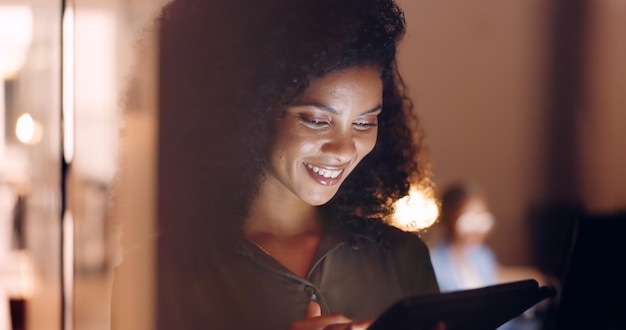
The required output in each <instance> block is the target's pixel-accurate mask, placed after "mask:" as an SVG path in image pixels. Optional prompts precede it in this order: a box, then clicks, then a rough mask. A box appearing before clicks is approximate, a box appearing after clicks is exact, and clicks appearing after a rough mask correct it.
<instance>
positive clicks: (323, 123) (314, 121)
mask: <svg viewBox="0 0 626 330" xmlns="http://www.w3.org/2000/svg"><path fill="white" fill-rule="evenodd" d="M300 122H301V123H302V124H304V126H306V127H309V128H312V129H322V128H326V127H329V126H330V121H328V120H324V119H319V118H313V117H309V116H300Z"/></svg>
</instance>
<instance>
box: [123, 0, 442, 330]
mask: <svg viewBox="0 0 626 330" xmlns="http://www.w3.org/2000/svg"><path fill="white" fill-rule="evenodd" d="M404 31H405V26H404V17H403V14H402V12H401V10H400V9H399V8H398V7H397V6H396V4H394V2H393V1H392V0H341V1H337V0H299V1H294V0H272V1H257V0H227V1H206V0H175V1H173V2H172V3H171V4H169V5H167V6H165V7H164V9H163V11H162V13H161V15H160V17H159V29H158V33H159V45H160V46H159V74H160V85H159V86H160V87H159V92H160V93H159V94H160V97H159V104H160V118H159V122H160V126H159V130H160V135H159V136H160V149H159V152H160V155H159V186H160V192H159V209H158V211H159V240H158V250H159V260H158V281H159V286H158V290H159V305H158V306H159V307H158V320H157V324H158V325H159V328H163V329H272V330H274V329H294V330H295V329H347V328H350V327H352V328H353V329H361V328H363V329H364V328H365V327H366V326H367V325H368V324H369V322H370V321H371V320H373V319H374V318H376V317H377V316H378V315H379V314H380V313H382V312H383V311H384V310H385V309H386V308H387V307H389V306H390V305H391V304H392V303H394V302H395V301H396V300H398V299H400V298H402V297H406V296H410V295H415V294H421V293H433V292H438V287H437V283H436V279H435V276H434V272H433V269H432V266H431V263H430V259H429V255H428V250H427V248H426V246H425V245H424V244H423V243H422V241H421V240H419V238H417V237H416V236H415V235H413V234H409V233H405V232H402V231H400V230H398V229H395V228H393V227H391V226H389V225H388V224H386V221H387V220H388V218H389V216H390V215H391V213H392V212H393V203H394V202H395V201H396V200H397V199H399V198H401V197H403V196H404V195H406V194H407V193H408V189H409V186H410V185H411V184H416V185H422V186H423V187H425V188H430V180H429V166H428V162H426V161H424V156H423V153H422V151H423V147H422V145H421V139H420V135H419V134H418V133H419V132H417V131H416V130H415V129H416V127H417V120H416V118H415V117H414V115H413V113H412V110H413V109H412V106H411V103H410V101H409V100H408V99H407V98H406V96H405V95H404V90H403V83H402V80H401V78H400V75H399V74H398V71H397V65H396V49H397V45H398V42H399V40H400V39H401V37H402V35H403V34H404ZM130 260H132V259H130ZM130 260H128V259H127V260H125V261H124V262H132V261H130Z"/></svg>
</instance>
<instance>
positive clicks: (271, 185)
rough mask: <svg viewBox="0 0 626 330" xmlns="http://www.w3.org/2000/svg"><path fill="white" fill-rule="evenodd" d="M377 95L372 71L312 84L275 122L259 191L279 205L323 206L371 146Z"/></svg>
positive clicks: (375, 130) (379, 97)
mask: <svg viewBox="0 0 626 330" xmlns="http://www.w3.org/2000/svg"><path fill="white" fill-rule="evenodd" d="M382 93H383V87H382V81H381V79H380V74H379V72H378V70H377V69H375V68H372V67H354V68H348V69H344V70H342V71H338V72H333V73H329V74H327V75H326V76H324V77H322V78H317V79H314V80H312V81H311V83H310V85H309V87H308V88H307V89H306V91H305V92H304V93H303V95H302V96H301V97H300V98H298V99H297V100H296V101H295V102H294V103H292V104H291V105H290V106H288V107H287V109H286V110H285V113H284V115H283V116H281V118H280V119H278V120H277V122H276V126H275V137H274V143H273V146H272V148H271V153H270V159H269V165H268V168H267V169H266V180H265V181H264V182H263V189H265V190H266V191H271V192H272V193H274V194H279V195H276V196H277V197H279V198H282V199H283V200H284V201H288V200H289V198H294V197H296V198H298V199H300V200H302V201H304V202H306V203H307V204H309V205H322V204H324V203H326V202H328V201H329V200H330V199H331V198H332V197H333V196H334V195H335V193H337V190H338V189H339V186H340V185H341V184H342V183H343V181H344V180H345V179H346V177H347V176H348V175H349V174H350V173H351V172H352V170H354V168H355V167H356V166H357V164H358V163H359V162H360V161H361V160H362V159H363V157H365V156H366V155H367V154H368V153H369V152H370V151H372V149H373V148H374V145H375V144H376V136H377V133H378V127H377V124H378V115H379V114H380V112H381V105H382Z"/></svg>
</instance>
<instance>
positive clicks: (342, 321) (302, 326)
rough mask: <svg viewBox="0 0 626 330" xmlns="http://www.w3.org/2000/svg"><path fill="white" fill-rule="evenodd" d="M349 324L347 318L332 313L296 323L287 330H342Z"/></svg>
mask: <svg viewBox="0 0 626 330" xmlns="http://www.w3.org/2000/svg"><path fill="white" fill-rule="evenodd" d="M351 322H352V320H350V319H349V318H347V317H345V316H343V315H341V314H338V313H333V314H326V315H322V316H316V317H312V318H308V319H304V320H300V321H296V322H294V323H293V324H292V325H291V327H290V328H289V330H313V329H315V330H321V329H325V330H344V329H346V327H348V326H349V325H350V323H351ZM348 329H349V328H348Z"/></svg>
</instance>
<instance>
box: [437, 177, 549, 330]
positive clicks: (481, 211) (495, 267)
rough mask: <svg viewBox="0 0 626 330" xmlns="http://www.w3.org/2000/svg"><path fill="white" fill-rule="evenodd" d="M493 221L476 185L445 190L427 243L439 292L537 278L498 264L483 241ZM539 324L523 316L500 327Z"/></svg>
mask: <svg viewBox="0 0 626 330" xmlns="http://www.w3.org/2000/svg"><path fill="white" fill-rule="evenodd" d="M495 224H496V220H495V217H494V215H493V214H492V213H491V211H490V209H489V205H488V203H487V198H486V196H485V194H484V192H483V191H482V189H481V187H480V186H479V185H478V184H476V183H474V182H459V183H455V184H452V185H450V186H448V187H446V188H445V189H444V191H443V194H442V196H441V212H440V215H439V221H438V224H437V229H439V230H440V237H439V238H438V239H435V240H434V242H429V245H430V253H431V258H432V264H433V267H434V269H435V274H436V276H437V282H438V284H439V288H440V290H441V292H452V291H459V290H466V289H475V288H480V287H485V286H489V285H495V284H499V283H504V282H510V281H513V280H522V279H527V278H528V277H527V275H534V276H533V277H535V279H538V276H536V275H537V274H536V273H529V272H528V271H520V273H519V274H511V272H509V271H507V270H505V268H506V267H503V266H502V265H500V264H499V263H498V260H497V258H496V255H495V254H494V252H493V250H492V249H491V248H490V247H489V246H488V245H487V244H486V243H485V241H486V239H487V237H488V236H489V234H490V233H491V230H492V228H493V227H494V225H495ZM520 270H521V268H520ZM503 272H507V273H508V274H509V275H507V276H506V277H504V276H502V275H501V274H502V273H503ZM513 272H514V270H513ZM539 281H541V280H540V279H539ZM539 325H540V322H539V321H538V320H534V319H532V318H528V317H525V316H524V315H522V316H520V317H517V318H515V319H513V320H511V321H509V322H507V323H505V324H503V325H502V326H501V327H500V328H499V329H500V330H504V329H506V330H515V329H519V330H533V329H539V328H540V326H539Z"/></svg>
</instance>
